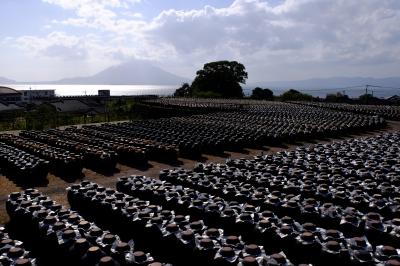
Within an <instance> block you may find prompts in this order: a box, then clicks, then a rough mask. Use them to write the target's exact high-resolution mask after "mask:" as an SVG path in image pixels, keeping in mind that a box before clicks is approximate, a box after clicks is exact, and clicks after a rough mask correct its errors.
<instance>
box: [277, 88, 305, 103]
mask: <svg viewBox="0 0 400 266" xmlns="http://www.w3.org/2000/svg"><path fill="white" fill-rule="evenodd" d="M281 100H282V101H312V100H313V97H312V96H311V95H309V94H306V93H301V92H299V91H297V90H293V89H291V90H288V91H286V92H284V93H283V94H282V95H281Z"/></svg>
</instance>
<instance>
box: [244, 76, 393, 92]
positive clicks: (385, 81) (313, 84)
mask: <svg viewBox="0 0 400 266" xmlns="http://www.w3.org/2000/svg"><path fill="white" fill-rule="evenodd" d="M365 85H375V86H382V87H394V88H400V77H390V78H370V77H367V78H365V77H332V78H314V79H305V80H293V81H264V82H255V83H250V84H249V85H248V86H252V87H257V86H258V87H262V88H282V89H287V88H294V89H296V88H297V89H333V88H338V89H341V88H346V87H352V86H365Z"/></svg>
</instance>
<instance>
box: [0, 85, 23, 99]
mask: <svg viewBox="0 0 400 266" xmlns="http://www.w3.org/2000/svg"><path fill="white" fill-rule="evenodd" d="M21 96H22V93H21V92H19V91H17V90H14V89H11V88H9V87H4V86H0V101H3V102H6V103H15V102H19V101H21Z"/></svg>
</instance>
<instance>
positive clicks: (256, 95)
mask: <svg viewBox="0 0 400 266" xmlns="http://www.w3.org/2000/svg"><path fill="white" fill-rule="evenodd" d="M250 98H252V99H255V100H273V99H274V93H273V92H272V91H271V90H270V89H261V88H260V87H256V88H254V90H253V92H252V93H251V96H250Z"/></svg>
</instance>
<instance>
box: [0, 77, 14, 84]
mask: <svg viewBox="0 0 400 266" xmlns="http://www.w3.org/2000/svg"><path fill="white" fill-rule="evenodd" d="M13 83H15V80H12V79H8V78H4V77H0V84H13Z"/></svg>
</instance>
